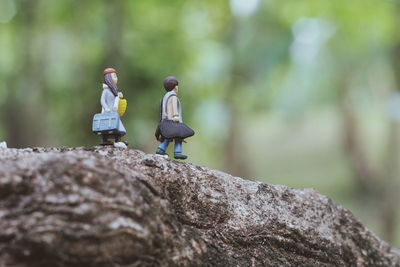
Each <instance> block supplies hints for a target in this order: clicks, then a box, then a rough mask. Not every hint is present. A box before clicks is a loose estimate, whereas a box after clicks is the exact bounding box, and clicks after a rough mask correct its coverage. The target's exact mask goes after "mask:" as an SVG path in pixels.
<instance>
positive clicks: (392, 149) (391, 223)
mask: <svg viewBox="0 0 400 267" xmlns="http://www.w3.org/2000/svg"><path fill="white" fill-rule="evenodd" d="M398 9H399V10H400V8H398ZM398 24H399V23H398ZM391 58H392V64H393V70H394V74H395V75H394V76H395V81H396V92H395V93H393V96H391V97H397V96H398V95H399V94H400V76H399V75H400V43H398V44H397V45H396V46H395V47H394V48H393V50H392V57H391ZM399 108H400V107H399ZM387 135H388V136H387V145H386V160H385V161H386V164H384V175H385V178H386V180H385V181H384V182H385V189H384V194H383V196H384V199H383V201H382V204H383V207H382V209H381V211H382V220H383V221H382V228H383V237H384V238H385V239H386V240H387V241H388V242H393V241H394V240H395V237H396V228H397V224H398V223H397V217H398V215H399V209H398V207H397V205H398V204H397V203H398V202H399V197H398V190H399V188H398V183H396V178H398V177H399V168H398V165H399V163H400V144H399V143H400V142H399V137H400V129H399V122H398V121H397V120H396V119H395V118H393V117H389V125H388V133H387Z"/></svg>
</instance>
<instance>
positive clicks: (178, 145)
mask: <svg viewBox="0 0 400 267" xmlns="http://www.w3.org/2000/svg"><path fill="white" fill-rule="evenodd" d="M168 145H169V141H168V140H164V142H162V143H161V144H160V145H159V146H158V148H161V149H162V150H164V151H167V148H168ZM174 153H182V141H176V140H175V145H174Z"/></svg>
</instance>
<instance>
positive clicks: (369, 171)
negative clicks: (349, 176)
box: [339, 72, 378, 196]
mask: <svg viewBox="0 0 400 267" xmlns="http://www.w3.org/2000/svg"><path fill="white" fill-rule="evenodd" d="M342 77H343V80H342V83H341V85H340V88H339V98H340V100H339V101H340V112H341V117H342V122H343V124H342V126H343V131H342V132H343V148H344V151H345V153H346V156H347V158H348V160H349V163H350V168H351V170H352V172H353V174H354V178H355V180H356V184H357V191H358V193H359V194H360V195H363V196H368V195H369V194H370V193H372V192H374V191H375V190H376V186H377V185H376V180H377V176H378V172H377V171H376V170H375V169H373V167H372V166H371V163H370V162H369V160H368V157H367V155H366V152H365V150H364V145H363V144H362V142H361V140H362V139H361V135H360V132H359V129H358V121H357V119H356V117H355V114H354V111H353V110H352V103H351V100H350V99H349V93H350V90H351V88H350V85H349V83H350V78H349V77H350V76H349V74H348V72H346V73H345V74H343V75H342Z"/></svg>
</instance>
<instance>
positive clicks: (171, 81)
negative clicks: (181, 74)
mask: <svg viewBox="0 0 400 267" xmlns="http://www.w3.org/2000/svg"><path fill="white" fill-rule="evenodd" d="M178 84H179V82H178V80H177V79H176V78H175V77H173V76H169V77H167V78H165V80H164V88H165V90H167V91H168V92H169V91H172V90H174V91H175V92H176V93H178Z"/></svg>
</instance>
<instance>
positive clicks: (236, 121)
mask: <svg viewBox="0 0 400 267" xmlns="http://www.w3.org/2000/svg"><path fill="white" fill-rule="evenodd" d="M239 26H240V25H239V22H238V21H237V19H235V18H233V21H232V29H231V32H230V35H229V37H228V42H227V43H228V47H230V49H231V58H232V71H231V74H230V83H229V85H228V89H227V92H226V97H225V101H226V105H227V106H228V110H229V116H228V121H227V128H228V137H227V139H226V141H225V144H224V151H225V153H226V155H225V157H224V158H225V169H226V170H228V171H229V172H231V173H232V174H234V175H237V176H240V177H249V176H251V172H250V168H249V167H248V164H247V162H248V161H247V157H246V156H247V155H246V142H245V138H244V137H243V128H244V125H243V121H242V120H241V118H242V116H241V114H240V108H239V107H237V105H239V104H240V103H238V102H237V100H236V98H237V94H238V92H239V91H240V89H241V87H242V85H243V84H244V81H243V80H244V79H245V77H246V70H245V68H243V67H242V66H241V62H240V57H239V51H238V50H239V49H238V45H239V44H238V43H239V40H238V38H240V36H241V34H240V33H239V31H240V29H239V28H240V27H239Z"/></svg>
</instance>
